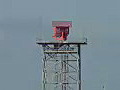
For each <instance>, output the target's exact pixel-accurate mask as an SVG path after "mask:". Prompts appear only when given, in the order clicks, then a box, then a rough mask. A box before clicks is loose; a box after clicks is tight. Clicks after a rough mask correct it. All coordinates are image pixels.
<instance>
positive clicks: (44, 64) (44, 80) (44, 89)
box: [42, 45, 46, 90]
mask: <svg viewBox="0 0 120 90" xmlns="http://www.w3.org/2000/svg"><path fill="white" fill-rule="evenodd" d="M44 51H45V46H44V45H43V52H44ZM45 69H46V54H45V53H44V58H43V81H42V82H43V90H46V85H45V84H46V72H45Z"/></svg>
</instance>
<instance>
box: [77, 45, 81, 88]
mask: <svg viewBox="0 0 120 90" xmlns="http://www.w3.org/2000/svg"><path fill="white" fill-rule="evenodd" d="M80 51H81V47H80V45H79V44H78V56H79V59H78V68H79V71H78V73H79V74H78V75H79V76H78V78H79V82H78V83H79V87H78V90H81V52H80Z"/></svg>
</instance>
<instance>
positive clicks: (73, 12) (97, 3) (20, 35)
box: [0, 0, 120, 90]
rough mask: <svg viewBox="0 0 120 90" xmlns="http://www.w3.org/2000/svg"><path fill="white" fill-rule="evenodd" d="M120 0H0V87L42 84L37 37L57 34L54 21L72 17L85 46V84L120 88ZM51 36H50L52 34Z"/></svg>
mask: <svg viewBox="0 0 120 90" xmlns="http://www.w3.org/2000/svg"><path fill="white" fill-rule="evenodd" d="M119 4H120V1H119V0H0V90H8V89H9V90H41V61H42V60H41V58H42V57H41V55H42V54H41V52H40V48H39V47H38V46H37V45H36V37H40V38H41V37H42V38H43V39H45V40H52V37H51V36H52V33H53V32H52V27H51V21H53V20H71V21H73V29H72V30H71V34H70V38H71V40H77V41H78V40H79V38H80V37H83V36H86V37H87V38H88V45H87V46H83V48H82V68H83V70H82V79H83V80H84V81H83V83H82V88H83V89H82V90H102V85H103V84H105V86H106V90H120V86H119V85H120V71H119V68H120V61H119V60H120V40H119V39H120V5H119ZM50 38H51V39H50Z"/></svg>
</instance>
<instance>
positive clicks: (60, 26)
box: [52, 21, 72, 41]
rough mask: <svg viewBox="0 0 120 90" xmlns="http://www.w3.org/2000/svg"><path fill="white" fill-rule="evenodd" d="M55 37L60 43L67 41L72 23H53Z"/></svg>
mask: <svg viewBox="0 0 120 90" xmlns="http://www.w3.org/2000/svg"><path fill="white" fill-rule="evenodd" d="M52 26H53V30H54V35H53V38H55V40H59V41H66V40H67V36H68V35H69V28H70V27H72V22H71V21H53V22H52Z"/></svg>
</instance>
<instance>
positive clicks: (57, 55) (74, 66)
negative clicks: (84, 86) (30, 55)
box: [37, 41, 87, 90]
mask: <svg viewBox="0 0 120 90" xmlns="http://www.w3.org/2000/svg"><path fill="white" fill-rule="evenodd" d="M37 44H38V45H41V46H42V47H43V52H44V58H43V70H42V71H43V74H42V83H43V87H42V90H81V56H80V50H81V45H86V44H87V41H85V42H67V43H60V42H37Z"/></svg>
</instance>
